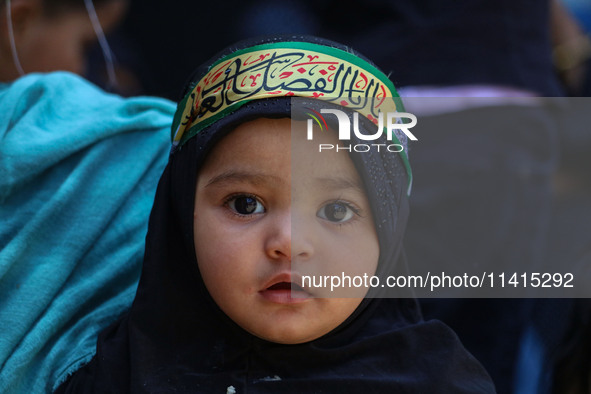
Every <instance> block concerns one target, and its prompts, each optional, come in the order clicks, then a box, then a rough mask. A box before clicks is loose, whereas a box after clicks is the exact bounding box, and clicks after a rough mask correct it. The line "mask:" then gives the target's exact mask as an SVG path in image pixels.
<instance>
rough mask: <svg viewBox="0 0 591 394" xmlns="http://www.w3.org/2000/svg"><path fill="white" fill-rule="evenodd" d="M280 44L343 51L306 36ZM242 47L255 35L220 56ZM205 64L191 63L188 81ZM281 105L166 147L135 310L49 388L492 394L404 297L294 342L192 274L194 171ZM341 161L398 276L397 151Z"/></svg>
mask: <svg viewBox="0 0 591 394" xmlns="http://www.w3.org/2000/svg"><path fill="white" fill-rule="evenodd" d="M289 40H290V41H312V42H315V43H319V44H321V45H327V46H337V47H338V48H343V47H342V46H339V45H337V44H334V43H329V42H326V41H323V40H319V39H315V38H309V37H290V38H289ZM271 41H275V42H277V41H281V39H272V40H271ZM256 43H260V41H257V42H256ZM248 45H253V43H252V42H249V43H242V44H240V45H239V46H236V47H232V48H230V49H229V50H227V51H226V52H225V53H228V52H232V51H235V50H238V49H239V48H243V47H246V46H248ZM343 49H345V50H346V51H348V52H349V53H351V50H350V49H348V48H343ZM208 69H209V68H208V67H206V68H205V70H208ZM203 72H204V71H203V69H202V70H201V71H198V72H197V73H196V74H195V76H194V77H193V78H192V79H193V81H197V80H199V78H201V76H202V75H203ZM194 86H195V84H194V83H192V84H190V85H189V89H188V90H190V89H191V88H192V87H194ZM290 110H291V107H290V100H289V98H287V97H284V98H269V99H260V100H253V101H250V102H248V103H247V104H245V105H242V106H241V107H240V108H239V109H238V110H237V111H235V112H233V113H232V114H229V115H227V116H225V117H223V118H221V119H218V120H217V121H216V122H215V123H213V124H212V125H210V126H209V127H206V128H205V129H203V130H201V131H200V132H199V133H197V134H196V135H195V136H193V137H192V138H189V139H188V140H187V141H186V143H184V144H183V145H182V147H181V148H177V149H175V151H174V152H173V154H171V157H170V161H169V164H168V166H167V167H166V169H165V171H164V174H163V175H162V178H161V180H160V183H159V185H158V190H157V194H156V199H155V203H154V207H153V210H152V214H151V217H150V223H149V230H148V235H147V238H146V253H145V258H144V265H143V271H142V275H141V279H140V283H139V287H138V290H137V294H136V298H135V300H134V303H133V306H132V308H131V310H130V311H129V313H128V314H127V315H126V316H124V317H123V318H122V319H121V320H120V321H119V322H117V323H116V324H114V325H113V326H111V327H110V328H108V329H107V330H105V331H104V332H103V333H102V334H101V335H100V336H99V339H98V344H97V354H96V356H95V357H94V358H93V359H92V361H91V362H90V363H89V364H87V365H86V366H85V367H83V368H82V369H80V370H79V371H78V372H76V373H75V374H74V375H73V376H72V377H71V378H70V379H69V380H68V381H66V382H65V383H64V384H63V385H62V386H61V387H60V388H59V390H58V392H60V393H91V392H94V393H108V392H117V393H120V392H133V393H164V392H178V393H233V392H235V393H247V392H249V393H286V392H288V393H345V392H351V393H357V392H362V391H363V390H371V392H387V393H392V392H395V393H493V392H494V386H493V384H492V382H491V381H490V378H489V377H488V374H487V373H486V371H484V369H483V368H482V367H481V366H480V364H479V363H478V362H477V361H476V360H475V359H474V358H473V357H472V356H471V355H470V354H469V353H468V352H467V351H466V350H465V349H464V348H463V347H462V345H461V344H460V342H459V340H458V339H457V337H456V335H455V334H454V333H453V332H452V331H451V330H450V329H449V328H447V327H446V326H445V325H443V324H442V323H440V322H437V321H431V322H424V321H423V320H422V317H421V314H420V311H419V309H418V306H417V303H416V302H415V300H414V299H413V298H409V297H400V298H383V299H381V298H371V299H370V298H366V299H364V300H363V301H362V303H361V304H360V305H359V307H358V308H357V309H356V310H355V312H354V313H353V314H352V315H351V316H349V317H348V318H347V319H346V320H345V321H344V322H343V323H342V324H341V325H339V326H338V327H337V328H335V329H334V330H332V331H331V332H329V333H328V334H326V335H324V336H322V337H320V338H318V339H316V340H313V341H311V342H307V343H303V344H297V345H282V344H276V343H272V342H268V341H265V340H263V339H260V338H258V337H255V336H253V335H251V334H249V333H248V332H246V331H245V330H243V329H242V328H241V327H239V326H238V325H237V324H236V323H234V322H233V321H232V320H231V319H230V318H229V317H228V316H226V315H225V314H224V313H223V312H222V311H221V310H220V309H219V307H218V306H217V305H216V303H215V302H214V301H213V299H212V298H211V296H210V295H209V294H208V292H207V289H206V287H205V285H204V283H203V280H202V278H201V275H200V273H199V269H198V265H197V261H196V257H195V249H194V244H193V243H194V238H193V210H194V199H195V185H196V181H197V175H198V172H199V169H200V168H201V166H202V165H203V163H204V160H205V159H206V156H207V153H208V152H209V151H210V150H211V148H212V146H214V145H215V144H216V143H217V142H218V141H219V140H220V139H221V138H222V137H223V136H225V135H226V134H227V133H229V132H231V131H232V130H233V129H234V128H235V127H236V126H237V125H238V124H240V123H243V122H245V121H247V120H250V119H255V118H260V117H270V118H277V117H286V116H289V114H290ZM364 124H365V123H364ZM363 127H366V126H363ZM359 142H362V141H356V140H355V138H354V139H353V140H352V141H351V143H359ZM351 157H352V159H353V162H354V164H355V166H356V168H357V171H358V172H359V174H360V177H361V179H363V181H364V184H365V189H366V194H367V198H368V200H369V202H370V205H371V208H372V214H373V217H374V222H375V225H376V232H377V234H378V241H379V245H380V258H379V262H378V273H380V274H384V273H388V274H394V273H400V272H404V271H405V262H404V258H403V252H402V238H403V233H404V228H405V227H406V219H407V216H408V196H407V190H408V177H407V172H406V169H405V166H404V163H403V162H402V160H401V158H400V155H398V154H392V153H390V152H386V151H385V150H382V151H381V152H377V151H375V150H374V151H370V152H367V153H363V154H351Z"/></svg>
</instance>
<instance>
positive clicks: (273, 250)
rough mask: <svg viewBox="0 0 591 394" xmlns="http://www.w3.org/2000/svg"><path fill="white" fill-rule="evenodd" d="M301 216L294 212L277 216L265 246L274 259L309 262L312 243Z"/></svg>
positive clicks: (286, 212)
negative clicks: (293, 259)
mask: <svg viewBox="0 0 591 394" xmlns="http://www.w3.org/2000/svg"><path fill="white" fill-rule="evenodd" d="M299 218H301V216H299V215H296V214H294V212H293V211H291V210H290V211H285V212H283V213H282V214H280V215H276V217H275V219H274V222H273V226H272V228H270V230H269V237H268V238H267V242H266V245H265V248H266V251H267V254H268V255H269V256H270V257H272V258H274V259H288V260H289V261H291V260H292V257H293V258H295V259H298V260H307V259H308V258H310V256H311V255H312V243H311V242H310V239H309V236H308V235H309V234H307V233H306V231H305V228H306V226H305V223H304V221H303V220H302V219H299Z"/></svg>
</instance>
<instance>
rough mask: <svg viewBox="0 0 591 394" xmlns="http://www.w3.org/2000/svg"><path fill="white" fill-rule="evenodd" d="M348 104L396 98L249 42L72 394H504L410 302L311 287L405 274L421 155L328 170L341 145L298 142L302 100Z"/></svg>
mask: <svg viewBox="0 0 591 394" xmlns="http://www.w3.org/2000/svg"><path fill="white" fill-rule="evenodd" d="M362 75H363V76H362ZM360 81H361V82H360ZM363 81H365V82H363ZM353 86H355V88H353ZM347 88H350V91H351V92H350V93H352V94H351V96H354V98H355V99H359V98H361V99H364V98H371V97H374V98H375V97H377V96H376V95H373V96H372V94H374V92H378V94H382V92H386V96H396V92H395V90H394V88H393V86H392V85H391V83H390V82H389V81H388V80H387V78H386V77H385V76H384V75H383V74H382V73H381V72H380V71H378V70H377V69H376V68H375V67H374V66H373V65H372V64H371V63H369V62H368V61H367V60H365V59H363V58H361V57H360V56H359V55H356V54H354V53H353V52H352V51H351V49H349V48H346V47H343V46H340V45H338V44H334V43H331V42H327V41H324V40H320V39H317V38H311V37H279V38H271V39H260V40H257V41H250V42H244V43H241V44H238V45H237V46H234V47H231V48H230V49H228V50H227V51H226V52H223V53H222V54H221V55H219V56H218V57H216V58H215V60H214V61H213V62H212V63H208V64H207V65H205V66H204V67H202V68H201V69H199V70H197V72H196V73H195V75H194V77H193V78H192V79H191V83H190V84H189V85H188V88H187V90H186V95H185V98H184V99H183V100H182V101H181V103H180V104H179V107H178V109H177V113H176V115H175V122H174V124H173V132H174V133H173V141H174V142H173V146H174V147H173V150H172V153H171V156H170V160H169V163H168V166H167V168H166V170H165V172H164V174H163V176H162V178H161V180H160V184H159V186H158V191H157V194H156V200H155V203H154V207H153V210H152V214H151V217H150V225H149V230H148V236H147V239H146V253H145V259H144V266H143V271H142V276H141V279H140V284H139V287H138V291H137V294H136V298H135V301H134V304H133V306H132V308H131V310H130V311H129V313H128V314H127V315H126V316H125V317H124V318H123V319H121V320H120V321H119V322H118V323H117V324H115V325H113V326H111V327H110V328H109V329H107V330H106V331H104V332H103V333H102V334H101V335H100V336H99V339H98V345H97V354H96V356H95V357H94V358H93V359H92V360H91V361H90V362H89V363H88V364H87V365H86V366H84V367H83V368H81V369H80V370H78V371H77V372H76V373H75V374H73V375H72V376H71V377H70V378H69V379H68V380H66V382H64V384H62V385H61V386H60V387H59V388H58V391H57V392H59V393H83V392H100V393H103V392H158V393H160V392H182V393H188V392H190V393H192V392H196V393H197V392H198V393H201V392H204V393H216V392H218V393H245V392H269V393H271V392H273V393H275V392H294V393H303V392H318V393H320V392H322V393H328V392H338V393H343V392H361V391H362V390H371V391H372V392H413V393H434V392H450V393H451V392H453V393H462V392H466V393H468V392H469V393H475V392H478V393H491V392H494V386H493V384H492V383H491V382H490V379H489V377H488V375H487V374H486V372H485V371H484V370H483V368H482V367H481V366H480V365H479V364H478V362H476V361H475V360H474V359H473V358H472V356H470V355H469V354H468V353H467V352H466V351H465V350H464V349H463V347H462V346H461V344H460V343H459V341H458V339H457V337H456V336H455V335H454V334H453V332H451V330H449V329H448V328H446V327H445V326H444V325H442V324H440V323H438V322H424V321H422V318H421V316H420V312H419V310H418V307H417V304H416V302H415V301H414V300H413V299H412V298H387V299H386V298H383V299H380V298H368V297H366V298H363V297H360V296H359V295H358V294H356V297H351V298H316V297H314V295H315V290H314V289H312V288H310V287H309V286H308V287H302V285H303V284H302V282H301V281H300V278H299V277H298V275H299V274H300V271H299V270H300V269H303V268H305V267H309V268H310V269H313V270H316V271H323V270H325V267H327V266H328V267H329V268H334V266H337V271H338V270H341V269H344V268H343V267H345V268H346V267H353V269H355V270H357V271H355V272H357V273H361V272H363V273H367V274H376V275H384V274H391V273H394V272H399V271H400V270H401V269H402V268H403V266H404V261H403V260H402V257H401V256H402V252H401V251H402V235H403V233H404V227H405V224H406V217H407V214H408V212H407V211H408V202H407V198H408V194H407V192H408V191H409V183H410V171H409V168H408V166H406V165H405V162H406V156H405V152H404V151H403V152H400V153H392V152H389V151H387V150H383V149H382V150H380V151H378V150H375V149H374V150H371V151H369V152H365V153H358V154H356V153H351V154H349V153H348V152H347V151H346V150H341V151H340V152H336V150H333V151H330V152H317V151H316V149H318V145H317V144H318V143H323V144H333V145H334V144H339V143H343V142H342V141H339V140H337V138H336V133H334V132H333V131H327V130H324V131H320V130H318V129H316V130H313V131H314V135H313V139H312V140H309V139H308V138H307V134H306V132H305V127H306V124H307V123H306V122H299V121H298V115H297V114H296V115H294V118H296V119H294V120H296V121H295V122H294V129H293V131H292V130H291V127H290V121H289V119H287V118H289V117H291V110H292V105H291V99H290V97H291V96H300V97H304V98H306V100H307V101H306V103H305V107H306V108H308V107H310V108H312V110H314V106H316V108H318V105H320V104H322V105H324V104H325V103H326V101H323V97H324V99H328V100H331V99H332V100H334V98H335V97H336V96H337V95H338V93H340V92H342V91H344V90H341V91H340V92H339V90H338V89H347ZM331 89H332V92H337V94H336V95H335V94H334V93H333V96H332V97H329V95H328V94H326V93H327V92H329V91H331ZM372 89H375V90H372ZM345 95H346V94H341V96H345ZM353 102H354V100H351V102H348V103H343V102H342V101H339V103H340V104H341V105H343V107H340V108H342V109H343V110H345V107H344V106H349V107H354V105H351V104H352V103H353ZM329 104H330V103H328V104H327V105H329ZM334 107H335V106H333V108H334ZM348 112H349V113H351V111H349V110H348ZM353 112H359V113H361V114H363V113H364V112H363V108H361V109H357V110H355V111H353ZM327 118H328V116H327ZM360 118H362V119H360V123H359V124H360V128H362V129H363V130H364V134H371V133H370V132H369V131H370V130H372V129H371V126H369V125H371V122H369V120H367V119H365V117H363V116H360ZM327 126H328V125H327ZM332 128H333V129H336V128H335V127H334V126H333V127H332ZM374 129H375V127H374ZM373 133H374V134H375V130H373ZM397 137H398V140H399V141H398V142H399V143H400V145H402V146H404V145H406V141H405V139H404V138H403V135H402V134H397ZM380 138H381V139H380V142H382V143H388V141H386V140H385V138H384V137H383V136H382V137H380ZM363 142H364V141H361V140H360V139H359V138H358V137H357V136H355V135H353V136H352V137H351V141H350V143H351V145H354V144H358V143H363ZM365 142H366V141H365ZM130 149H133V147H131V146H130ZM314 152H316V153H314ZM358 265H361V266H362V267H357V266H358ZM347 269H348V268H347ZM291 291H293V293H291Z"/></svg>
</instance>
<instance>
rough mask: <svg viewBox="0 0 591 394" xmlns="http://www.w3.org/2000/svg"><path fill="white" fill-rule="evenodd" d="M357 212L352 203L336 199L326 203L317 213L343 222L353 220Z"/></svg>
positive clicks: (332, 220)
mask: <svg viewBox="0 0 591 394" xmlns="http://www.w3.org/2000/svg"><path fill="white" fill-rule="evenodd" d="M356 213H357V212H356V210H355V209H354V208H353V207H352V206H351V205H349V204H347V203H345V202H341V201H335V202H330V203H328V204H326V205H324V206H323V207H322V208H320V210H319V211H318V212H317V213H316V215H317V216H318V217H319V218H322V219H326V220H328V221H330V222H335V223H342V222H346V221H348V220H351V218H353V215H354V214H356Z"/></svg>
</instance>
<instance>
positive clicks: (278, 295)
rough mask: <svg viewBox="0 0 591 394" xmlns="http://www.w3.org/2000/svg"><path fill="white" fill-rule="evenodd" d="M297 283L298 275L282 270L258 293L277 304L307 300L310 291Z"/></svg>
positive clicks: (298, 281)
mask: <svg viewBox="0 0 591 394" xmlns="http://www.w3.org/2000/svg"><path fill="white" fill-rule="evenodd" d="M298 283H301V277H300V276H299V275H297V274H293V275H292V274H291V273H290V272H282V273H280V274H278V275H275V276H274V277H273V278H272V279H271V280H270V281H269V282H267V283H266V284H265V285H264V286H263V289H262V290H260V291H259V294H261V295H262V296H263V298H265V299H266V300H268V301H271V302H274V303H277V304H297V303H301V302H304V301H306V300H309V299H310V297H311V295H310V293H308V292H307V291H306V290H305V289H304V288H302V287H301V286H300V285H299V284H298Z"/></svg>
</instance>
